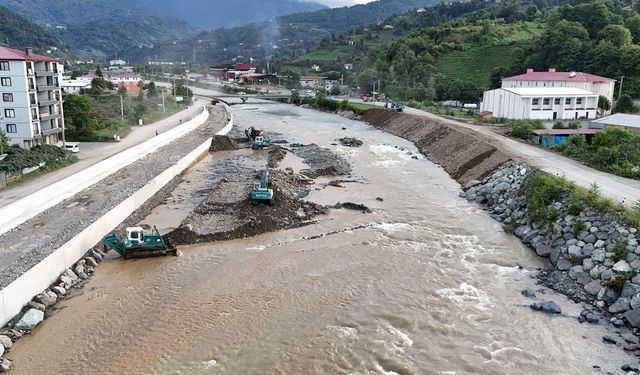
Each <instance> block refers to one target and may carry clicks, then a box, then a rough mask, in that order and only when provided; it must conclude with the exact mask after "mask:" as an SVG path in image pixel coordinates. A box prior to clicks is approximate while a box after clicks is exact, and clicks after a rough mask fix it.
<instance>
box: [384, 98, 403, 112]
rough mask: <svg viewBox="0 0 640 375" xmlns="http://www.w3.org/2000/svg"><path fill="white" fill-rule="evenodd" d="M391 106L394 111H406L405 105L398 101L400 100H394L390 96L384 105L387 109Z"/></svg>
mask: <svg viewBox="0 0 640 375" xmlns="http://www.w3.org/2000/svg"><path fill="white" fill-rule="evenodd" d="M389 106H391V108H392V109H395V110H396V111H398V112H402V110H404V109H405V106H404V104H402V103H400V101H398V99H396V98H392V97H390V96H388V97H387V98H386V99H385V103H384V107H385V108H388V107H389Z"/></svg>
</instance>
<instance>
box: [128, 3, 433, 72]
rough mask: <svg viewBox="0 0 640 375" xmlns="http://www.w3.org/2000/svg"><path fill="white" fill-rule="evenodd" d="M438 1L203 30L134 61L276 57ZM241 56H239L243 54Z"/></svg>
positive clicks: (374, 5)
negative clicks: (192, 57) (156, 58)
mask: <svg viewBox="0 0 640 375" xmlns="http://www.w3.org/2000/svg"><path fill="white" fill-rule="evenodd" d="M436 2H437V0H379V1H374V2H371V3H368V4H362V5H356V6H352V7H343V8H334V9H326V10H320V11H316V12H305V13H298V14H292V15H288V16H283V17H279V18H277V19H275V20H273V21H268V22H258V23H252V24H249V25H245V26H241V27H234V28H230V29H217V30H212V31H207V32H202V33H199V34H197V35H195V36H193V37H192V38H188V39H185V40H179V41H174V40H171V41H168V42H165V43H161V44H156V45H155V46H154V47H153V48H141V49H136V50H132V51H129V53H130V54H131V55H132V56H133V57H134V59H135V60H138V61H145V60H146V59H147V58H149V57H154V56H157V57H158V59H164V60H168V61H180V58H181V56H191V55H192V53H193V50H194V49H196V50H197V57H196V58H197V61H199V62H201V63H216V62H224V61H228V60H231V59H233V58H238V59H248V58H249V57H253V58H255V59H258V60H263V61H264V60H265V59H269V60H272V59H273V58H276V57H278V56H291V55H293V54H294V53H295V52H299V51H302V50H305V49H309V48H313V47H315V46H316V45H317V44H318V42H319V41H320V40H321V39H322V38H324V37H328V36H331V35H332V34H336V33H340V32H343V31H346V30H349V29H351V28H356V27H359V26H363V25H368V24H370V23H373V22H377V21H383V20H385V19H387V18H388V17H390V16H391V15H393V14H395V13H404V12H407V11H409V10H414V9H415V8H418V7H423V6H428V5H431V4H434V3H436ZM239 56H240V57H239Z"/></svg>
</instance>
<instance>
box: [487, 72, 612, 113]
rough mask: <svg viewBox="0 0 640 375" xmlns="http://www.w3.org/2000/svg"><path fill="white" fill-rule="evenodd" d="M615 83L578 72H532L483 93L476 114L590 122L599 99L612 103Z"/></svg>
mask: <svg viewBox="0 0 640 375" xmlns="http://www.w3.org/2000/svg"><path fill="white" fill-rule="evenodd" d="M614 85H615V80H613V79H610V78H605V77H600V76H597V75H593V74H589V73H582V72H556V70H555V69H549V71H546V72H536V71H534V70H533V69H527V72H526V73H525V74H520V75H517V76H513V77H507V78H504V79H503V80H502V88H499V89H495V90H489V91H485V92H484V95H483V98H482V103H481V105H480V111H483V112H484V111H488V112H491V113H492V114H493V116H494V117H503V118H508V119H515V120H523V119H538V120H543V121H554V120H570V119H594V118H596V114H597V111H598V97H599V96H600V95H602V96H604V97H606V98H607V99H609V101H610V102H613V90H614Z"/></svg>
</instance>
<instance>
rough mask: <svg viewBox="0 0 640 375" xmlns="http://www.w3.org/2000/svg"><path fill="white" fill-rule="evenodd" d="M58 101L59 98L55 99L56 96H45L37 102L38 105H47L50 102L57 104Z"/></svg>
mask: <svg viewBox="0 0 640 375" xmlns="http://www.w3.org/2000/svg"><path fill="white" fill-rule="evenodd" d="M58 103H60V100H59V99H56V98H53V99H47V98H45V99H42V100H40V101H39V102H38V105H40V106H47V105H50V104H58Z"/></svg>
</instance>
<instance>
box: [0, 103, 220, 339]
mask: <svg viewBox="0 0 640 375" xmlns="http://www.w3.org/2000/svg"><path fill="white" fill-rule="evenodd" d="M225 109H226V110H227V113H228V114H229V121H228V123H227V125H226V126H225V127H224V128H223V129H222V130H220V131H219V132H218V133H216V135H225V134H227V133H228V132H229V131H230V130H231V128H232V127H233V116H232V115H231V113H230V112H229V108H228V107H227V106H225ZM205 112H206V113H207V115H208V111H206V109H205ZM200 116H202V114H201V115H200ZM200 116H198V117H200ZM205 119H206V116H205ZM194 120H197V118H196V119H194ZM202 122H204V120H202ZM197 126H199V124H198V125H197ZM197 126H195V127H197ZM195 127H194V128H195ZM174 130H175V129H174ZM171 131H173V130H171ZM167 133H169V132H167ZM164 134H166V133H164ZM158 137H159V136H158ZM166 143H169V142H166ZM210 145H211V138H209V139H207V140H206V141H205V142H204V143H202V144H201V145H200V146H198V147H197V148H196V149H195V150H193V151H192V152H190V153H189V154H187V155H186V156H185V157H183V158H182V159H180V161H178V162H177V163H176V164H174V165H173V166H171V167H170V168H169V169H167V170H165V171H164V172H162V173H161V174H160V175H158V176H157V177H156V178H154V179H153V180H151V181H149V183H147V184H146V185H145V186H143V187H142V188H141V189H139V190H138V191H136V192H135V193H133V194H132V195H131V196H130V197H129V198H127V199H126V200H124V201H123V202H122V203H120V204H119V205H117V206H116V207H114V208H113V209H112V210H111V211H109V212H108V213H107V214H105V215H104V216H102V217H101V218H99V219H98V220H96V221H95V222H94V223H93V224H91V225H89V226H88V227H87V228H86V229H84V230H83V231H82V232H80V233H78V235H76V236H75V237H74V238H72V239H71V240H69V241H68V242H67V243H65V244H64V245H62V246H61V247H59V248H58V249H56V250H55V251H54V252H53V253H51V255H49V256H48V257H46V258H45V259H43V260H42V261H41V262H40V263H38V264H37V265H35V266H34V267H33V268H31V269H30V270H29V271H27V272H25V273H24V274H23V275H22V276H20V277H19V278H18V279H17V280H15V281H14V282H12V283H11V284H9V285H8V286H6V287H5V288H4V289H2V290H1V291H0V327H1V326H4V325H5V324H6V323H7V322H8V321H9V320H10V319H12V318H13V317H14V316H16V315H17V314H18V313H20V310H22V307H23V306H24V305H26V304H27V303H28V302H29V301H30V300H31V299H32V298H33V296H35V295H36V294H38V293H40V292H42V291H43V290H45V289H46V288H48V287H49V285H51V284H52V283H53V282H54V281H56V280H57V279H58V277H59V276H60V274H62V273H63V272H64V271H65V270H66V269H67V268H69V267H71V266H72V265H73V264H74V263H75V262H77V261H78V260H80V258H82V256H84V254H85V253H86V252H87V250H89V249H90V248H91V247H92V246H94V245H95V244H96V243H99V242H100V241H101V240H102V238H103V237H104V236H106V235H107V234H109V233H110V232H111V231H112V230H113V229H114V228H115V227H116V226H118V225H119V224H120V223H121V222H122V221H124V220H125V219H126V218H127V217H129V215H131V214H132V213H133V212H134V211H135V210H136V209H137V208H138V207H140V206H141V205H142V204H144V203H145V202H146V201H147V200H148V199H149V198H151V197H152V196H153V195H154V194H155V193H157V192H158V191H159V190H160V189H162V187H164V186H165V185H166V184H167V183H168V182H169V181H171V180H172V179H173V178H174V177H175V176H177V175H178V174H180V173H182V171H184V170H185V169H187V168H188V167H189V166H190V165H192V164H193V163H194V162H196V161H197V160H198V159H199V158H200V157H201V156H202V155H203V154H204V153H206V152H207V151H208V150H209V146H210ZM116 156H117V155H116ZM96 182H97V181H96Z"/></svg>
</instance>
